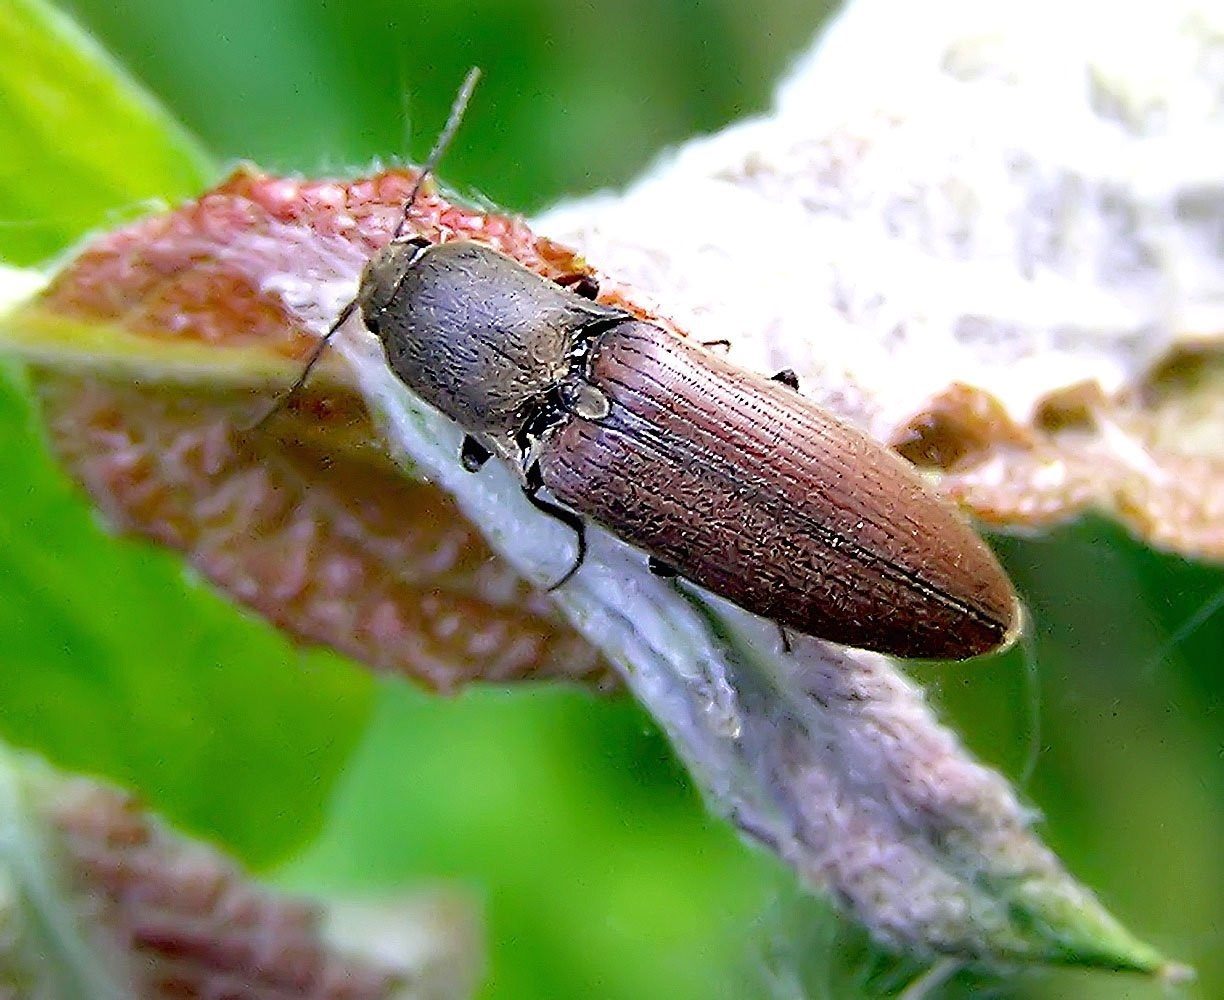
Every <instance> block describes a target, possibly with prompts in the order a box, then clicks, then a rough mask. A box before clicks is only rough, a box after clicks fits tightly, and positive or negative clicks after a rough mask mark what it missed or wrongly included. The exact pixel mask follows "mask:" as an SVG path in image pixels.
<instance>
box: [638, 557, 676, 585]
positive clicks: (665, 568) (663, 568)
mask: <svg viewBox="0 0 1224 1000" xmlns="http://www.w3.org/2000/svg"><path fill="white" fill-rule="evenodd" d="M646 568H647V569H648V570H650V572H652V573H653V574H654V575H655V576H661V577H663V578H664V579H666V580H670V579H671V578H672V577H676V576H679V575H680V573H679V571H678V570H677V569H676V567H675V566H673V565H671V563H665V562H664V561H663V560H662V559H656V558H655V557H654V556H649V557H647V559H646Z"/></svg>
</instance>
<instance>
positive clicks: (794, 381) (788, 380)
mask: <svg viewBox="0 0 1224 1000" xmlns="http://www.w3.org/2000/svg"><path fill="white" fill-rule="evenodd" d="M769 381H771V382H781V383H782V384H783V385H785V386H789V387H790V388H792V389H795V390H797V389H798V388H799V376H798V375H796V374H795V370H794V369H793V368H783V369H782V370H781V371H780V372H778V374H777V375H771V376H769Z"/></svg>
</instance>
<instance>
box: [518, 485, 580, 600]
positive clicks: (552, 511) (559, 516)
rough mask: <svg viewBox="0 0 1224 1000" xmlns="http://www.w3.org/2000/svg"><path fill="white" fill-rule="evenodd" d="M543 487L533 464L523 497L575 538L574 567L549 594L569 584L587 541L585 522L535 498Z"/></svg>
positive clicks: (552, 504) (569, 511)
mask: <svg viewBox="0 0 1224 1000" xmlns="http://www.w3.org/2000/svg"><path fill="white" fill-rule="evenodd" d="M543 486H544V478H543V476H541V475H540V463H539V462H535V463H533V464H532V466H531V468H530V469H528V470H527V482H526V484H525V485H524V486H523V495H524V496H525V497H527V499H528V500H530V501H531V506H533V507H534V508H535V509H536V510H538V511H540V512H541V513H544V514H547V515H548V516H549V517H551V518H552V519H553V520H554V521H560V522H561V523H562V524H564V525H565V526H566V527H567V528H571V529H572V530H573V532H574V535H575V536H576V537H577V544H578V555H577V557H576V558H575V559H574V565H572V566H571V567H570V568H569V569H567V570H566V571H565V575H564V576H562V577H561V579H560V580H558V581H557V582H556V583H554V584H553V585H552V586H550V587H548V588H547V590H548V592H549V593H552V591H554V590H557V589H559V588H560V587H564V586H565V585H566V584H567V583H569V582H570V579H571V578H572V577H573V575H574V574H575V573H577V572H578V569H579V567H581V566H582V563H583V562H584V561H585V559H586V553H587V541H586V522H585V521H583V520H582V518H581V517H579V516H578V515H577V514H575V513H574V512H573V511H572V510H566V509H565V508H564V507H558V506H557V505H556V504H555V503H549V502H548V501H547V500H542V499H540V497H538V496H536V493H537V492H538V491H539V490H540V489H542V488H543Z"/></svg>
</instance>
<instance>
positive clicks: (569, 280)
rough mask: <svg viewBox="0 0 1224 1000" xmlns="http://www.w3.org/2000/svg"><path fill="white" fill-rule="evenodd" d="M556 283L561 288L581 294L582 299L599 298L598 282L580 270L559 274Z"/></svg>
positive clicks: (592, 299)
mask: <svg viewBox="0 0 1224 1000" xmlns="http://www.w3.org/2000/svg"><path fill="white" fill-rule="evenodd" d="M557 284H558V285H560V286H561V287H562V288H568V289H569V290H570V291H571V292H573V293H574V294H575V295H581V296H582V297H583V298H584V299H590V300H591V301H594V300H595V299H597V298H599V282H598V281H597V280H596V279H595V278H593V277H591V275H589V274H583V273H582V272H581V271H574V272H573V273H572V274H563V275H561V277H559V278H558V279H557Z"/></svg>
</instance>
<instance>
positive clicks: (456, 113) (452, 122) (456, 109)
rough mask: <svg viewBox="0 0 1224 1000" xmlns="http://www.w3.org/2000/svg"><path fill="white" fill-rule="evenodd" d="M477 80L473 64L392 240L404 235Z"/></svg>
mask: <svg viewBox="0 0 1224 1000" xmlns="http://www.w3.org/2000/svg"><path fill="white" fill-rule="evenodd" d="M479 82H480V67H479V66H473V67H472V68H471V69H469V70H468V74H467V76H466V77H464V80H463V86H461V87H460V88H459V93H457V94H456V95H455V100H454V102H453V103H452V104H451V109H450V116H449V117H448V118H447V119H446V125H445V126H443V128H442V132H441V134H439V136H438V139H437V141H436V142H435V143H434V145H433V149H431V150H430V151H429V157H428V159H426V160H425V165H424V166H423V167H421V172H420V173H419V174H417V176H416V180H415V181H414V182H413V184H412V190H411V191H410V192H409V193H408V200H407V201H406V202H404V214H403V215H401V216H400V220H399V225H397V226H396V227H395V235H394V236H392V237H391V240H392V242H394V241H395V240H398V239H399V238H400V237H401V236H403V235H404V228H405V227H406V226H407V225H408V213H409V212H411V211H412V206H413V205H414V204H415V203H416V200H417V195H419V194H420V193H421V188H422V187H423V186H424V185H425V179H426V178H427V177H428V176H429V175H430V174H432V173H433V172H434V168H435V167H437V165H438V161H439V160H440V159H442V155H443V154H444V153H445V152H446V148H447V147H448V146H449V145H450V144H451V140H452V139H453V138H454V137H455V133H456V132H457V131H459V125H460V123H462V121H463V113H464V112H465V111H467V106H468V102H469V101H470V100H471V99H472V92H473V91H474V90H475V89H476V84H477V83H479Z"/></svg>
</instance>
